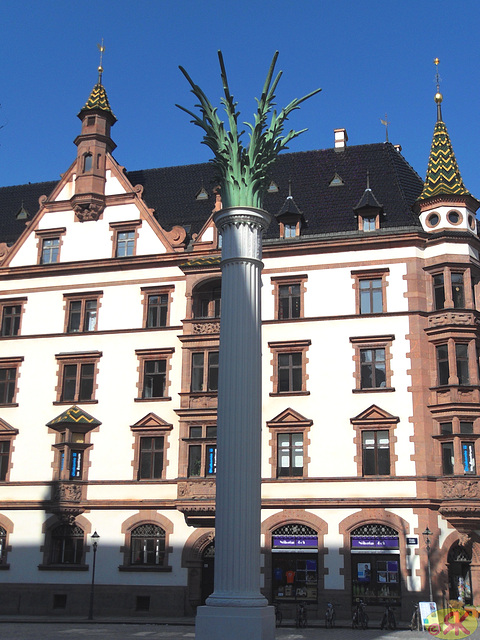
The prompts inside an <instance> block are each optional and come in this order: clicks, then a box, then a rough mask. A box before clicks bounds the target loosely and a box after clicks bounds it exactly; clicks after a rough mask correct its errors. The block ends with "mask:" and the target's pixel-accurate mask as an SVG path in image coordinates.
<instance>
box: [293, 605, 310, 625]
mask: <svg viewBox="0 0 480 640" xmlns="http://www.w3.org/2000/svg"><path fill="white" fill-rule="evenodd" d="M295 626H296V627H297V628H298V629H305V628H306V626H307V607H306V606H305V602H300V603H299V604H297V614H296V616H295Z"/></svg>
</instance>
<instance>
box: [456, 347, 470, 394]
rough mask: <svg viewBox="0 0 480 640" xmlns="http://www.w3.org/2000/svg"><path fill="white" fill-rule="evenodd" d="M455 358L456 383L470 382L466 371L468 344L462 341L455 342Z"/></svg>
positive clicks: (464, 383)
mask: <svg viewBox="0 0 480 640" xmlns="http://www.w3.org/2000/svg"><path fill="white" fill-rule="evenodd" d="M455 358H456V362H457V377H458V384H460V385H466V384H470V375H469V372H468V345H467V344H462V343H456V344H455Z"/></svg>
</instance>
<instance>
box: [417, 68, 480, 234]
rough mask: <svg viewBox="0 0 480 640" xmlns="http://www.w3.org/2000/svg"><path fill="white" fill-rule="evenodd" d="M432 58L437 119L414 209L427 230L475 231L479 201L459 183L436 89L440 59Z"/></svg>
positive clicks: (457, 169)
mask: <svg viewBox="0 0 480 640" xmlns="http://www.w3.org/2000/svg"><path fill="white" fill-rule="evenodd" d="M433 62H434V64H435V66H436V73H435V80H436V88H437V91H436V93H435V98H434V99H435V103H436V105H437V121H436V123H435V127H434V130H433V140H432V146H431V149H430V156H429V159H428V167H427V175H426V177H425V182H424V185H423V190H422V193H421V195H420V197H419V198H418V200H417V202H416V204H415V210H416V211H418V212H420V219H421V221H422V225H423V227H424V229H425V230H426V231H428V232H432V231H434V232H437V231H440V230H441V229H446V228H449V229H455V230H457V231H464V230H465V229H469V230H470V231H473V232H474V233H476V221H475V211H476V210H477V209H478V207H479V204H480V203H479V202H478V201H477V200H476V199H475V198H474V197H473V196H472V195H471V194H470V192H469V191H468V190H467V189H466V188H465V185H464V184H463V180H462V176H461V175H460V170H459V168H458V164H457V160H456V158H455V154H454V152H453V147H452V143H451V141H450V136H449V135H448V131H447V127H446V125H445V123H444V122H443V118H442V102H443V96H442V94H441V93H440V76H439V74H438V64H439V62H440V60H439V59H438V58H435V60H434V61H433Z"/></svg>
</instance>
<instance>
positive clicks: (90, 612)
mask: <svg viewBox="0 0 480 640" xmlns="http://www.w3.org/2000/svg"><path fill="white" fill-rule="evenodd" d="M99 538H100V536H99V535H98V533H97V532H96V531H95V532H94V533H92V540H93V544H92V549H93V564H92V584H91V585H90V607H89V609H88V619H89V620H93V595H94V592H95V561H96V559H97V547H98V544H97V540H98V539H99Z"/></svg>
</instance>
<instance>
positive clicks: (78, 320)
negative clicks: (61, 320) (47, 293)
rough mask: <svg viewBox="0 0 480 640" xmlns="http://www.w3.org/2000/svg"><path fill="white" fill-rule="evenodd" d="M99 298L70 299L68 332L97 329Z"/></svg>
mask: <svg viewBox="0 0 480 640" xmlns="http://www.w3.org/2000/svg"><path fill="white" fill-rule="evenodd" d="M97 306H98V298H82V299H80V300H78V299H77V300H70V299H69V300H68V305H67V309H68V310H67V313H68V321H67V333H78V332H82V331H95V330H96V328H97Z"/></svg>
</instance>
